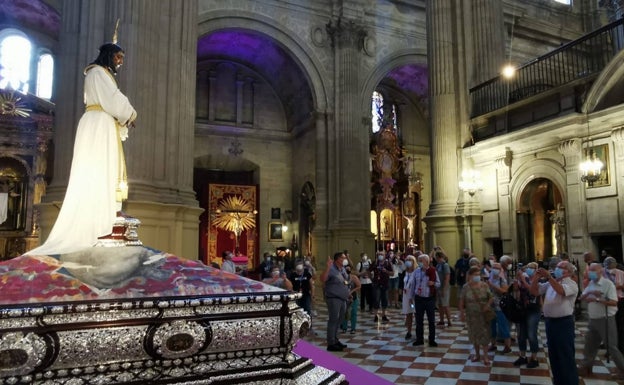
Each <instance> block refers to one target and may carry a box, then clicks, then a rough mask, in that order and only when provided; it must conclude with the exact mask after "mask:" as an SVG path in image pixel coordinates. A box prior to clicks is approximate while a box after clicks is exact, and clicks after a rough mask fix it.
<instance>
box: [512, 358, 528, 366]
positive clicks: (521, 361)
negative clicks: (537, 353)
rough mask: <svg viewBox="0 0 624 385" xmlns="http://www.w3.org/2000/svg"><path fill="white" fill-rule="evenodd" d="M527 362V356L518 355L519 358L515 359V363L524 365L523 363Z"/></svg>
mask: <svg viewBox="0 0 624 385" xmlns="http://www.w3.org/2000/svg"><path fill="white" fill-rule="evenodd" d="M527 363H528V361H527V358H526V357H518V359H517V360H515V361H514V363H513V365H514V366H522V365H526V364H527Z"/></svg>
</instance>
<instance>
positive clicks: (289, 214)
mask: <svg viewBox="0 0 624 385" xmlns="http://www.w3.org/2000/svg"><path fill="white" fill-rule="evenodd" d="M292 218H293V212H292V210H284V222H285V223H284V224H283V225H282V231H284V232H286V231H288V225H289V224H292Z"/></svg>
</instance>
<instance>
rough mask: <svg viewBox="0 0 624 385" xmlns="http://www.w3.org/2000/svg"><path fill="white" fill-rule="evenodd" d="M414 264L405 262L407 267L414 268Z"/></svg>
mask: <svg viewBox="0 0 624 385" xmlns="http://www.w3.org/2000/svg"><path fill="white" fill-rule="evenodd" d="M412 266H413V263H412V261H405V267H412Z"/></svg>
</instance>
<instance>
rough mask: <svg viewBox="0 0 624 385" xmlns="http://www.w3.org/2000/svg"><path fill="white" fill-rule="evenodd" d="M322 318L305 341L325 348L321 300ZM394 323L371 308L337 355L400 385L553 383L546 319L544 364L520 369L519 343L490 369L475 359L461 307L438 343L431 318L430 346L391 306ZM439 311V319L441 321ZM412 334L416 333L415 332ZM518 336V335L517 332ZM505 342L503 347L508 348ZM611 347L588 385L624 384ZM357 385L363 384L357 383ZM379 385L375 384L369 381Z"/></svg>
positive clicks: (322, 312)
mask: <svg viewBox="0 0 624 385" xmlns="http://www.w3.org/2000/svg"><path fill="white" fill-rule="evenodd" d="M315 311H316V312H317V316H316V317H313V321H312V322H313V333H311V335H309V336H308V337H306V338H305V339H306V340H307V341H309V342H311V343H313V344H314V345H316V346H319V347H321V348H323V349H325V348H326V341H325V337H326V325H327V309H326V306H325V304H324V303H323V302H317V303H315ZM387 314H388V318H389V319H390V322H389V323H381V322H378V323H377V322H374V318H373V317H374V316H373V315H372V314H369V313H367V312H365V313H362V312H360V313H359V314H358V325H357V330H356V332H355V333H354V334H351V333H350V331H347V332H346V333H341V334H340V341H341V342H342V343H344V344H347V345H348V348H347V349H345V350H344V351H342V352H334V353H333V354H334V355H336V356H337V357H340V358H342V359H344V360H347V361H349V362H351V363H353V364H355V365H358V366H359V367H361V368H363V369H365V370H368V371H370V372H372V373H375V374H376V375H378V376H380V377H383V378H385V379H386V380H388V381H390V382H393V383H395V384H426V385H429V384H435V385H446V384H449V385H450V384H457V385H492V384H497V385H511V384H552V380H551V373H550V368H549V365H548V357H547V350H546V346H545V342H546V333H545V332H544V323H543V321H542V322H540V341H541V346H542V351H541V352H540V353H539V354H538V360H539V363H540V365H539V367H537V368H534V369H527V368H526V367H520V368H517V367H514V366H513V362H514V361H515V360H516V359H517V358H518V347H517V345H516V344H514V346H513V348H512V352H511V353H508V354H502V353H501V352H500V351H499V352H497V353H494V352H491V353H490V361H492V364H491V366H490V367H486V366H484V365H483V363H481V362H471V361H470V360H469V359H468V357H469V355H470V352H471V349H472V345H471V344H470V342H469V341H468V333H467V330H466V328H465V327H464V324H463V323H461V322H459V320H458V319H457V314H458V311H457V309H452V315H453V318H454V319H453V325H452V326H450V327H444V328H441V327H437V328H436V342H437V343H438V345H439V346H438V347H435V348H432V347H429V346H428V345H427V343H426V342H427V341H426V340H427V321H426V319H425V336H424V337H425V345H424V346H418V347H415V346H412V341H413V340H409V341H406V340H405V333H406V331H405V327H404V326H403V325H404V318H403V316H402V315H401V314H400V310H398V309H388V312H387ZM437 316H438V314H437V312H436V322H437ZM576 329H577V330H576V341H575V345H576V352H577V353H576V359H577V362H579V360H580V359H581V358H582V357H583V353H582V349H583V339H584V337H583V332H584V331H585V330H586V329H587V322H583V321H579V322H577V323H576ZM412 334H414V332H413V331H412ZM514 335H515V333H514ZM501 346H502V344H499V350H502V347H501ZM605 352H606V351H605V350H600V351H599V352H598V356H597V357H596V362H595V365H594V374H593V375H592V377H591V378H586V379H581V382H580V383H581V384H585V385H616V384H620V383H621V384H624V379H623V380H622V382H619V381H617V382H616V381H613V380H611V375H610V373H615V370H616V369H615V365H614V364H613V361H611V362H610V363H607V362H606V360H605ZM354 385H357V384H354ZM369 385H373V384H369Z"/></svg>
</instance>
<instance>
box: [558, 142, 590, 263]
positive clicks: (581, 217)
mask: <svg viewBox="0 0 624 385" xmlns="http://www.w3.org/2000/svg"><path fill="white" fill-rule="evenodd" d="M581 145H582V143H581V140H580V139H578V138H574V139H570V140H565V141H563V142H561V143H559V153H560V154H561V155H563V158H564V162H565V165H564V168H565V173H566V174H565V175H566V186H565V189H566V191H565V194H564V196H566V197H567V201H566V202H565V209H566V221H567V222H566V224H565V227H566V229H567V234H566V236H567V245H568V250H569V251H572V252H573V251H574V250H586V249H587V244H586V242H585V238H584V237H585V234H586V233H587V231H586V229H587V225H586V223H587V220H586V214H585V212H586V206H585V186H584V184H583V182H581V176H580V173H579V164H580V162H581V154H582V148H581ZM570 224H574V225H573V226H570ZM574 257H575V258H577V259H579V260H580V257H581V256H580V255H576V256H574Z"/></svg>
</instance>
